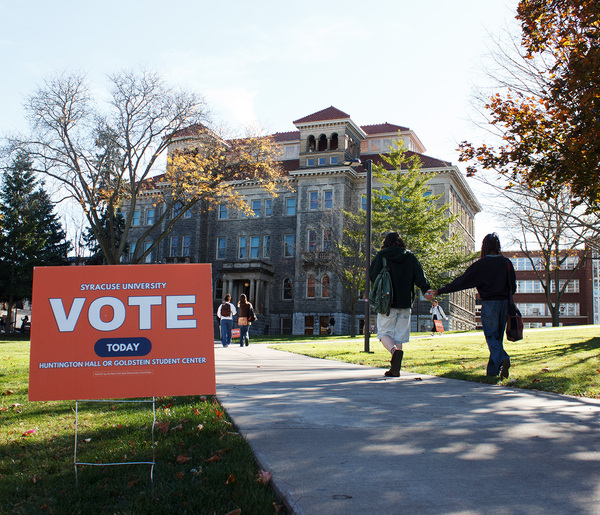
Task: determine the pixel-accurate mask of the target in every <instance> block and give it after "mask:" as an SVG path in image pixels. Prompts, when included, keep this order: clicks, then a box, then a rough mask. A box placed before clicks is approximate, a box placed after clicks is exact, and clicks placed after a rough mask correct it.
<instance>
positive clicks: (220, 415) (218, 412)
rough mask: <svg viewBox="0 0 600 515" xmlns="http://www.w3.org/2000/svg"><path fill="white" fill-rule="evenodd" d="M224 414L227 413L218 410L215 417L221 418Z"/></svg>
mask: <svg viewBox="0 0 600 515" xmlns="http://www.w3.org/2000/svg"><path fill="white" fill-rule="evenodd" d="M223 413H225V412H224V411H219V410H218V409H216V410H215V415H217V418H221V417H222V416H223Z"/></svg>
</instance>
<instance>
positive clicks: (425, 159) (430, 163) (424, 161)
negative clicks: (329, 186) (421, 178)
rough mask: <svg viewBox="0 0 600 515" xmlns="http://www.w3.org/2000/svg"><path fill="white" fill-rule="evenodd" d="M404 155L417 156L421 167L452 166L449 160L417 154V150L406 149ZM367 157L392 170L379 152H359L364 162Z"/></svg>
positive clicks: (404, 166)
mask: <svg viewBox="0 0 600 515" xmlns="http://www.w3.org/2000/svg"><path fill="white" fill-rule="evenodd" d="M405 155H406V157H408V158H410V157H412V156H418V157H419V159H420V160H421V166H422V168H440V167H446V166H452V163H451V162H450V161H442V160H441V159H436V158H435V157H430V156H426V155H425V154H419V153H418V152H413V151H411V150H407V151H406V153H405ZM367 159H371V160H372V161H373V163H375V164H378V165H381V166H383V167H385V168H386V169H387V170H392V169H393V168H392V166H391V165H389V164H388V163H386V162H385V161H384V160H383V159H382V158H381V156H380V155H379V154H361V155H360V160H361V161H362V162H363V163H364V162H365V161H366V160H367ZM406 168H407V166H406V165H405V164H402V169H403V170H404V169H406Z"/></svg>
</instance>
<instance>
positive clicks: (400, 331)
mask: <svg viewBox="0 0 600 515" xmlns="http://www.w3.org/2000/svg"><path fill="white" fill-rule="evenodd" d="M384 261H385V263H386V266H387V267H388V268H389V273H390V276H391V283H392V300H391V306H390V311H389V314H385V313H377V338H379V341H380V342H381V344H382V345H383V346H384V347H385V348H386V349H387V350H388V351H389V352H390V354H391V355H392V359H391V362H390V363H391V367H390V369H389V370H388V371H386V372H385V374H384V375H385V376H386V377H399V376H400V367H401V366H402V358H403V357H404V351H403V349H402V344H403V343H406V342H408V341H409V339H410V315H411V307H412V303H413V300H414V297H415V285H417V286H418V287H419V288H420V290H421V291H422V292H423V294H425V293H426V292H427V291H428V290H429V289H430V284H429V281H428V280H427V278H426V277H425V273H424V272H423V268H422V267H421V263H419V260H418V259H417V257H416V256H415V255H414V254H413V253H412V252H411V251H410V250H408V249H407V248H406V245H405V243H404V241H403V240H402V238H401V237H400V235H399V234H398V233H397V232H391V233H389V234H388V235H387V236H386V237H385V239H384V240H383V245H382V246H381V250H380V251H379V252H378V253H377V254H376V256H375V258H374V259H373V261H372V263H371V266H370V268H369V277H370V279H371V282H374V281H375V280H376V278H377V276H378V275H379V272H380V271H381V270H382V269H383V267H384ZM365 327H368V325H365Z"/></svg>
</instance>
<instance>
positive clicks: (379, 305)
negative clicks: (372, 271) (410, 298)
mask: <svg viewBox="0 0 600 515" xmlns="http://www.w3.org/2000/svg"><path fill="white" fill-rule="evenodd" d="M381 259H382V260H383V267H382V269H381V272H379V274H377V277H375V280H374V281H373V286H372V287H371V291H370V292H369V303H370V304H371V309H372V310H373V311H375V313H381V314H382V315H386V316H387V315H389V314H390V308H391V307H392V298H393V296H394V292H393V289H392V277H391V276H390V269H389V268H388V266H387V261H386V259H385V258H384V257H382V258H381Z"/></svg>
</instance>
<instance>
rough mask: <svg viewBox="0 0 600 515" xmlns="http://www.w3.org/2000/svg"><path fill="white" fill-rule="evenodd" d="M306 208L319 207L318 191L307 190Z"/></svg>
mask: <svg viewBox="0 0 600 515" xmlns="http://www.w3.org/2000/svg"><path fill="white" fill-rule="evenodd" d="M308 208H309V209H319V192H318V191H309V192H308Z"/></svg>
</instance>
